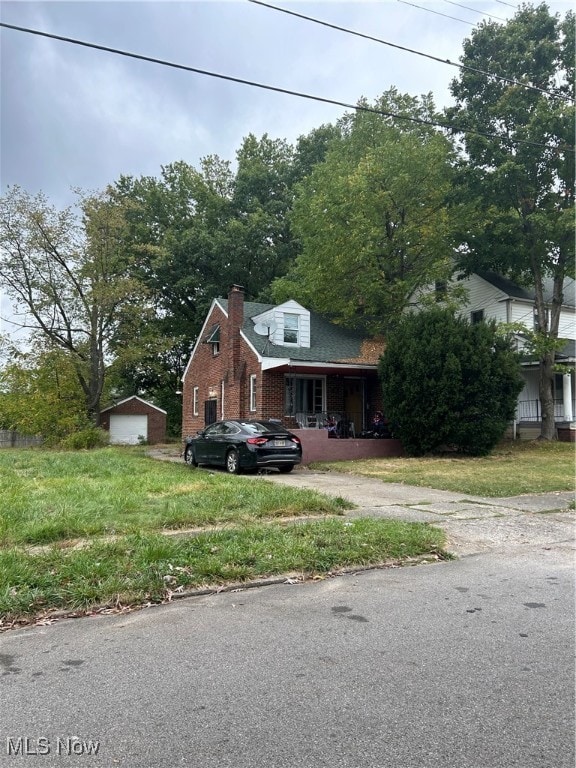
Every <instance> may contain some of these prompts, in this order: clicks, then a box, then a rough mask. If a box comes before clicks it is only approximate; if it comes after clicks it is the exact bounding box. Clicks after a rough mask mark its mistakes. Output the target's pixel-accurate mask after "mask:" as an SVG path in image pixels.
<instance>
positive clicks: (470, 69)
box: [248, 0, 573, 101]
mask: <svg viewBox="0 0 576 768" xmlns="http://www.w3.org/2000/svg"><path fill="white" fill-rule="evenodd" d="M248 2H249V3H253V4H254V5H261V6H262V7H264V8H270V9H271V10H273V11H280V13H286V14H287V15H288V16H296V17H297V18H299V19H304V20H305V21H311V22H313V23H314V24H320V25H321V26H323V27H328V28H329V29H336V30H337V31H338V32H345V33H346V34H348V35H354V36H356V37H361V38H364V40H371V41H372V42H373V43H380V44H381V45H387V46H389V47H390V48H396V49H398V50H399V51H406V53H413V54H415V55H416V56H423V57H424V58H426V59H431V60H432V61H437V62H439V63H440V64H448V65H449V66H451V67H457V68H458V69H462V70H465V71H467V72H475V73H476V74H478V75H484V76H485V77H491V78H493V79H495V80H501V81H502V82H504V83H509V84H510V85H518V86H521V87H522V88H527V89H529V90H532V91H538V92H539V93H544V94H546V95H547V96H552V97H553V98H555V99H562V100H565V101H573V99H570V97H567V96H564V94H559V93H554V92H553V91H547V90H545V89H544V88H539V87H538V86H537V85H531V84H530V83H523V82H521V81H520V80H514V79H513V78H511V77H505V76H503V75H496V74H493V73H491V72H485V71H484V70H483V69H478V68H477V67H471V66H469V65H468V64H458V62H456V61H451V60H450V59H442V58H440V57H439V56H433V55H432V54H430V53H424V52H423V51H417V50H415V49H414V48H407V47H406V46H403V45H398V44H397V43H390V42H389V41H387V40H382V38H380V37H374V36H373V35H368V34H366V33H364V32H358V30H355V29H349V28H348V27H341V26H339V25H338V24H332V23H331V22H329V21H324V20H323V19H317V18H315V17H314V16H307V15H306V14H304V13H298V12H297V11H289V10H288V9H287V8H281V7H280V6H278V5H272V4H271V3H267V2H264V0H248Z"/></svg>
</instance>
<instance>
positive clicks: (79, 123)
mask: <svg viewBox="0 0 576 768" xmlns="http://www.w3.org/2000/svg"><path fill="white" fill-rule="evenodd" d="M270 2H271V3H272V4H274V5H281V6H283V7H284V8H287V9H289V10H292V11H295V12H297V13H301V14H304V15H308V16H313V17H315V18H317V19H321V20H323V21H326V22H329V23H332V24H335V25H338V26H342V27H346V28H348V29H352V30H355V31H358V32H362V33H364V34H368V35H371V36H374V37H378V38H381V39H382V40H385V41H386V42H388V43H392V44H394V45H397V46H404V47H407V48H411V49H414V50H418V51H421V52H423V53H426V54H430V55H431V56H435V57H439V58H442V59H450V60H451V61H454V62H457V61H458V59H459V56H460V55H461V51H462V41H463V40H464V38H466V37H468V36H469V35H470V33H471V31H472V29H473V26H474V25H475V24H477V23H479V22H480V21H481V20H482V19H483V18H493V19H494V20H497V21H498V20H505V19H507V18H509V17H510V16H511V15H513V14H514V12H515V9H516V6H517V5H518V3H517V1H516V0H506V1H504V0H458V2H456V1H455V0H410V2H407V1H405V0H375V1H372V2H361V1H360V0H357V1H356V2H333V1H332V0H324V1H323V2H315V3H309V2H291V3H288V2H285V1H283V2H281V0H277V2H275V0H270ZM549 6H550V8H551V9H552V10H553V11H554V12H560V13H562V14H563V13H565V12H566V11H567V10H568V8H569V7H570V5H569V2H568V0H561V1H560V2H550V3H549ZM0 18H1V21H2V22H3V23H5V24H13V25H16V26H21V27H27V28H30V29H34V30H39V31H43V32H48V33H51V34H54V35H59V36H63V37H68V38H74V39H78V40H82V41H85V42H89V43H95V44H97V45H101V46H106V47H110V48H115V49H121V50H124V51H129V52H131V53H136V54H140V55H143V56H147V57H152V58H156V59H162V60H166V61H170V62H173V63H176V64H182V65H185V66H189V67H194V68H198V69H203V70H207V71H211V72H215V73H219V74H222V75H228V76H231V77H236V78H241V79H246V80H251V81H256V82H259V83H263V84H267V85H272V86H276V87H279V88H285V89H289V90H294V91H300V92H303V93H307V94H310V95H313V96H320V97H324V98H327V99H333V100H336V101H339V102H344V103H349V104H354V103H356V102H357V101H358V99H359V98H360V97H362V96H365V97H366V98H368V99H369V100H374V99H375V98H376V97H377V96H378V95H380V94H381V93H382V92H383V91H385V90H386V89H388V88H390V87H391V86H396V87H397V88H398V89H399V90H400V91H401V92H405V93H410V94H412V95H419V94H422V93H428V92H432V93H433V94H434V98H435V102H436V104H437V106H444V105H446V104H448V103H450V95H449V89H448V86H449V83H450V80H451V79H452V78H453V77H454V76H456V75H457V74H458V69H457V68H455V67H453V66H449V65H446V64H443V63H437V62H434V61H432V60H431V59H429V58H425V57H422V56H418V55H415V54H413V53H408V52H405V51H402V50H398V49H397V48H393V47H391V46H390V45H382V44H379V43H376V42H372V41H369V40H366V39H362V38H359V37H356V36H353V35H350V34H345V33H343V32H339V31H337V30H334V29H329V28H326V27H324V26H320V25H318V24H314V23H311V22H309V21H305V20H303V19H300V18H295V17H293V16H289V15H286V14H285V13H280V12H278V11H276V10H271V9H269V8H265V7H262V6H260V5H256V4H253V3H250V2H249V1H248V0H234V1H229V2H220V0H209V1H207V2H199V1H195V0H189V2H169V1H167V0H162V1H161V2H158V1H157V0H150V1H148V2H146V1H142V0H139V1H136V2H122V1H120V0H115V1H108V2H106V1H105V0H102V1H100V2H90V1H89V0H88V1H87V2H81V1H77V2H50V1H46V2H17V1H14V2H10V0H3V2H2V3H1V6H0ZM0 47H1V54H0V55H1V61H0V64H1V70H0V73H1V102H0V106H1V113H0V114H1V124H0V129H1V130H0V139H1V147H0V185H1V191H2V192H4V191H5V189H6V187H7V185H14V184H17V185H19V186H21V187H22V188H24V189H25V190H26V191H28V192H30V193H33V194H34V193H36V192H39V191H42V192H44V193H45V194H46V195H47V196H48V198H49V199H50V200H51V202H52V203H54V204H55V205H56V206H64V205H67V204H69V203H70V202H72V201H73V199H74V196H73V194H72V191H71V190H72V188H75V187H80V188H82V189H84V190H98V189H102V188H104V187H105V186H106V185H107V184H108V183H111V182H114V181H115V180H116V179H118V178H119V176H120V175H121V174H124V175H133V176H140V175H152V176H156V175H158V174H159V173H160V170H161V166H162V165H166V164H168V163H171V162H175V161H177V160H185V161H187V162H189V163H191V164H192V165H197V164H198V161H199V159H200V158H202V157H204V156H206V155H209V154H217V155H219V156H220V157H222V158H224V159H228V160H231V161H234V157H235V153H236V150H237V149H238V148H239V146H240V144H241V141H242V139H243V137H245V136H246V135H248V134H249V133H254V134H255V135H257V136H258V137H259V136H261V135H262V134H264V133H268V135H270V136H271V137H273V138H276V137H280V138H285V139H287V140H289V141H291V142H293V141H295V140H296V139H297V137H298V136H299V135H301V134H304V133H307V132H308V131H310V130H311V129H312V128H314V127H317V126H319V125H321V124H322V123H326V122H333V121H335V120H337V119H338V118H339V117H340V116H341V115H342V114H343V113H344V112H345V111H346V109H345V108H344V107H336V106H329V105H326V104H322V103H320V102H316V101H313V100H308V99H303V98H297V97H294V96H288V95H281V94H278V93H273V92H270V91H266V90H261V89H258V88H254V87H249V86H247V85H241V84H238V83H233V82H229V81H225V80H221V79H215V78H213V77H208V76H205V75H200V74H193V73H190V72H185V71H181V70H178V69H174V68H170V67H166V66H161V65H158V64H153V63H148V62H145V61H138V60H135V59H131V58H127V57H124V56H119V55H115V54H111V53H107V52H102V51H98V50H94V49H91V48H88V47H80V46H77V45H72V44H70V43H66V42H60V41H56V40H52V39H48V38H44V37H39V36H36V35H32V34H29V33H25V32H20V31H15V30H12V29H7V28H1V29H0ZM1 309H2V308H0V311H1Z"/></svg>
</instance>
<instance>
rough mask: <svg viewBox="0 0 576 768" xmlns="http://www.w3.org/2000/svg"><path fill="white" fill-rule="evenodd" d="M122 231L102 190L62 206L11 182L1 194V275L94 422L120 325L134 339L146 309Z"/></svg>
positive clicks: (118, 212)
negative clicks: (59, 357) (69, 374)
mask: <svg viewBox="0 0 576 768" xmlns="http://www.w3.org/2000/svg"><path fill="white" fill-rule="evenodd" d="M124 236H125V218H124V211H123V210H122V209H121V208H119V207H118V206H117V205H116V204H115V203H113V202H112V201H111V200H110V199H109V198H108V197H107V196H106V195H81V196H80V198H79V209H75V208H73V207H68V208H66V209H64V210H58V209H56V208H55V207H54V206H52V205H50V204H49V203H48V201H47V200H46V198H45V197H44V195H42V194H38V195H36V196H32V195H30V194H28V193H27V192H24V191H23V190H21V189H20V188H18V187H12V188H10V189H9V190H8V192H7V194H6V195H5V196H3V197H2V198H1V199H0V282H1V284H2V285H3V287H4V288H5V289H6V292H7V293H8V295H9V296H10V297H11V298H12V299H13V301H14V302H15V305H16V306H17V307H18V310H19V312H21V314H22V315H23V316H24V319H23V321H22V324H23V326H24V327H25V328H27V329H28V330H29V332H30V333H31V334H32V337H31V338H32V342H34V339H40V340H41V341H42V344H43V345H44V346H46V347H48V348H52V349H59V350H63V351H64V352H65V353H66V355H67V360H68V361H69V363H70V364H71V365H72V366H73V369H74V372H75V375H76V378H77V381H78V384H79V386H80V388H81V390H82V392H83V394H84V407H85V413H86V416H87V418H88V419H89V420H90V421H91V422H92V423H93V424H95V425H96V426H97V425H98V423H99V419H100V408H101V399H102V395H103V392H104V383H105V378H106V372H107V368H108V366H109V364H110V363H111V362H112V360H113V359H114V357H115V356H117V355H118V354H119V352H121V350H120V349H119V348H118V346H117V345H116V341H117V336H118V333H119V330H120V328H122V329H123V333H124V335H125V337H126V338H130V339H131V344H132V345H135V344H137V333H136V329H137V328H139V327H140V324H141V323H142V322H143V320H144V319H145V315H146V297H145V291H144V289H143V285H142V283H141V282H139V281H138V280H137V279H136V278H135V277H134V274H133V269H132V264H131V259H132V256H131V254H130V253H129V252H128V251H127V250H126V248H125V247H124ZM128 328H132V332H131V333H130V332H129V331H128ZM115 346H116V352H115V351H114V349H115Z"/></svg>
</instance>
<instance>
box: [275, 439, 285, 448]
mask: <svg viewBox="0 0 576 768" xmlns="http://www.w3.org/2000/svg"><path fill="white" fill-rule="evenodd" d="M274 447H275V448H286V440H274Z"/></svg>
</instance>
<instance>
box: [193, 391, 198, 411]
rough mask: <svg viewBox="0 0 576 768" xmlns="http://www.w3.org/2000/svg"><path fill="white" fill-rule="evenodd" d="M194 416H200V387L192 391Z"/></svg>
mask: <svg viewBox="0 0 576 768" xmlns="http://www.w3.org/2000/svg"><path fill="white" fill-rule="evenodd" d="M192 414H193V415H194V416H198V387H194V389H193V390H192Z"/></svg>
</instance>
